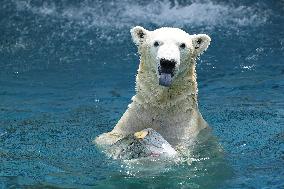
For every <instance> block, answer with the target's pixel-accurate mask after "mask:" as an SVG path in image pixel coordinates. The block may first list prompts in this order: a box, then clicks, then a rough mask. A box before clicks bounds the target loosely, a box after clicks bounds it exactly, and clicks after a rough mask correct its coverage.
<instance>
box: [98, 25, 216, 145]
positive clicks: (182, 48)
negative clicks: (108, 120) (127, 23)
mask: <svg viewBox="0 0 284 189" xmlns="http://www.w3.org/2000/svg"><path fill="white" fill-rule="evenodd" d="M130 33H131V36H132V39H133V42H134V43H135V44H136V45H137V47H138V52H139V54H140V64H139V69H138V73H137V76H136V95H135V96H133V97H132V103H131V104H129V105H128V109H127V110H126V112H125V113H124V114H123V116H122V117H121V119H120V120H119V121H118V123H117V124H116V126H115V127H114V129H113V130H112V131H111V132H108V133H104V134H101V135H100V136H98V137H97V138H96V139H95V143H96V144H98V145H100V146H101V145H111V144H114V143H115V142H116V141H118V140H119V139H121V138H123V137H125V136H127V135H129V134H132V133H136V132H138V131H141V130H143V129H145V128H152V129H154V130H156V131H157V132H158V133H160V134H161V135H162V136H163V137H164V138H165V139H166V140H167V141H168V142H169V143H170V144H172V145H177V144H178V143H179V141H181V140H184V139H185V140H186V139H192V138H194V137H196V136H197V134H198V133H199V132H200V131H201V130H203V129H204V128H207V127H208V124H207V122H206V121H205V120H204V119H203V117H202V115H201V114H200V112H199V109H198V103H197V93H198V89H197V81H196V70H195V67H196V60H197V58H198V57H199V56H200V55H201V54H202V53H203V52H204V51H205V50H206V49H207V48H208V46H209V44H210V41H211V39H210V37H209V36H208V35H205V34H198V35H189V34H188V33H186V32H185V31H183V30H181V29H178V28H170V27H162V28H159V29H156V30H154V31H149V30H146V29H144V28H143V27H141V26H136V27H134V28H132V29H131V30H130Z"/></svg>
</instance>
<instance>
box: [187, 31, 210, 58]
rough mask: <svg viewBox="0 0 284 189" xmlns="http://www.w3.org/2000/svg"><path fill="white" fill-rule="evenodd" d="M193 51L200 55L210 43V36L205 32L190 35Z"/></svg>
mask: <svg viewBox="0 0 284 189" xmlns="http://www.w3.org/2000/svg"><path fill="white" fill-rule="evenodd" d="M191 38H192V46H193V52H194V53H195V54H196V56H200V55H201V54H202V53H203V52H204V51H206V49H207V48H208V46H209V45H210V41H211V38H210V37H209V36H208V35H206V34H198V35H191Z"/></svg>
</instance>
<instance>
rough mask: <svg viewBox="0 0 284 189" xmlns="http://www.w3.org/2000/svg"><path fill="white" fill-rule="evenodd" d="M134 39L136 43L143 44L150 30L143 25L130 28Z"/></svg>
mask: <svg viewBox="0 0 284 189" xmlns="http://www.w3.org/2000/svg"><path fill="white" fill-rule="evenodd" d="M130 33H131V36H132V40H133V42H134V43H135V44H136V45H138V46H139V45H141V44H142V43H144V42H145V40H146V38H147V35H148V34H149V31H148V30H146V29H144V28H143V27H141V26H135V27H134V28H132V29H131V30H130Z"/></svg>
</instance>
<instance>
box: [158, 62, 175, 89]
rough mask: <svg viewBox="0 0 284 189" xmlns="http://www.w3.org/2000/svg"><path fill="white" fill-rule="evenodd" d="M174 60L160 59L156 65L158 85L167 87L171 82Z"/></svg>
mask: <svg viewBox="0 0 284 189" xmlns="http://www.w3.org/2000/svg"><path fill="white" fill-rule="evenodd" d="M175 65H176V61H174V60H167V59H161V60H160V65H159V67H158V72H159V85H162V86H165V87H169V86H170V85H171V84H172V80H173V76H174V70H175Z"/></svg>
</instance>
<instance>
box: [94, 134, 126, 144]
mask: <svg viewBox="0 0 284 189" xmlns="http://www.w3.org/2000/svg"><path fill="white" fill-rule="evenodd" d="M121 138H122V136H121V135H119V134H116V133H111V132H109V133H103V134H101V135H99V136H98V137H96V138H95V140H93V143H94V144H96V145H98V146H110V145H112V144H114V143H115V142H117V141H118V140H119V139H121Z"/></svg>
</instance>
